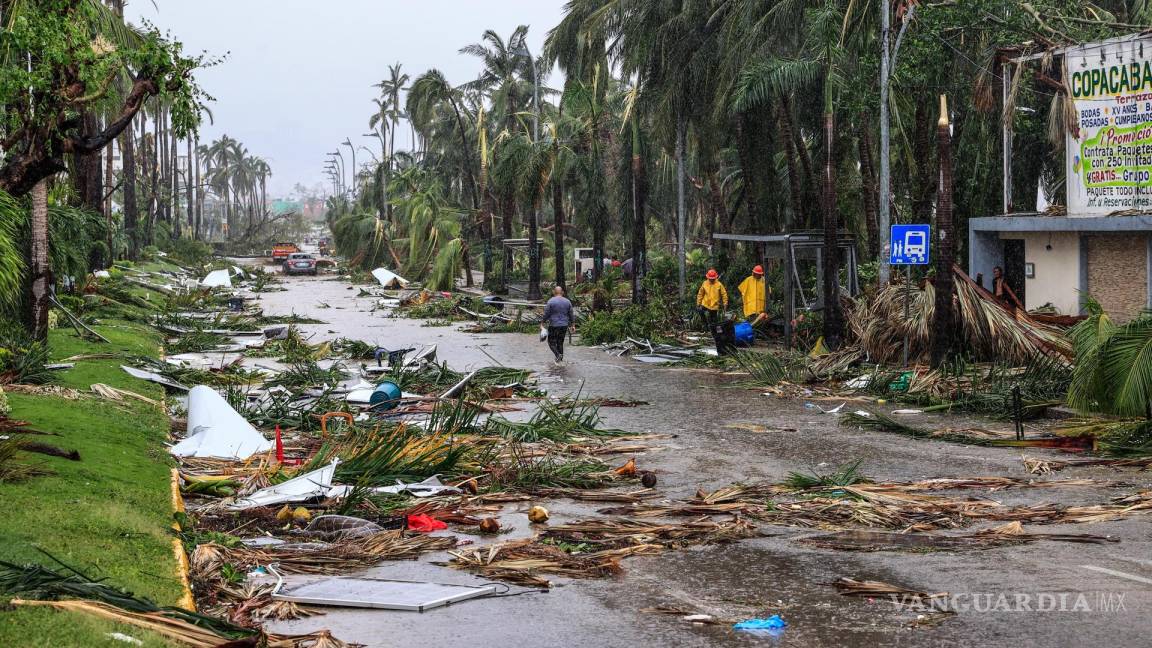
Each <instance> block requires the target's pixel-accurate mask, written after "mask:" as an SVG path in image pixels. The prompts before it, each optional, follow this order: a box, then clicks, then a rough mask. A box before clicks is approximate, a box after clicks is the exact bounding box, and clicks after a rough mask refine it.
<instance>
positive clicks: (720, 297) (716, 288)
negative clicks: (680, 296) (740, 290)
mask: <svg viewBox="0 0 1152 648" xmlns="http://www.w3.org/2000/svg"><path fill="white" fill-rule="evenodd" d="M696 305H697V306H703V307H704V308H707V309H708V310H713V311H718V310H721V309H722V308H728V291H727V290H725V289H724V284H722V283H720V280H719V279H717V280H716V281H705V282H704V283H702V284H700V290H698V291H696Z"/></svg>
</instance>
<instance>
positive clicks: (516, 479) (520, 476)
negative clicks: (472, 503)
mask: <svg viewBox="0 0 1152 648" xmlns="http://www.w3.org/2000/svg"><path fill="white" fill-rule="evenodd" d="M507 451H508V452H509V453H510V454H509V455H508V456H505V457H499V458H494V459H491V460H488V461H485V462H484V470H485V471H486V472H487V473H488V476H489V482H490V484H491V486H492V488H494V489H502V490H508V489H519V490H525V491H535V490H538V489H540V488H580V489H589V488H602V487H604V486H607V485H609V484H611V483H613V482H616V481H619V480H620V477H619V476H618V475H615V474H614V473H613V472H612V471H611V470H610V468H609V466H608V465H607V464H605V463H604V462H602V461H600V460H599V459H595V458H592V457H586V458H580V459H565V458H564V457H560V456H555V455H545V456H543V457H534V456H524V455H525V453H524V451H523V448H521V447H520V446H519V444H511V445H510V447H509V448H508V449H507Z"/></svg>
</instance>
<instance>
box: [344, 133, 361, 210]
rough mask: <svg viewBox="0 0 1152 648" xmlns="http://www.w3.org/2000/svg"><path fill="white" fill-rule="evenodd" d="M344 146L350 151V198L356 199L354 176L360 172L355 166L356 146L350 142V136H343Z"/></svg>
mask: <svg viewBox="0 0 1152 648" xmlns="http://www.w3.org/2000/svg"><path fill="white" fill-rule="evenodd" d="M344 146H347V147H348V150H349V151H352V200H356V184H357V182H356V176H357V175H358V174H359V173H360V167H358V166H356V147H355V146H354V145H353V144H352V138H350V137H345V138H344Z"/></svg>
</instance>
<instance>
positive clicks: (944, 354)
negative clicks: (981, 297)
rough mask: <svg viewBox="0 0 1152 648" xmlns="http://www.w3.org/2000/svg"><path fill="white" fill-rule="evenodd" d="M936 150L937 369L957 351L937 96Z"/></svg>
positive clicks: (945, 142) (948, 179) (943, 117)
mask: <svg viewBox="0 0 1152 648" xmlns="http://www.w3.org/2000/svg"><path fill="white" fill-rule="evenodd" d="M936 141H937V144H938V149H939V164H940V193H939V196H940V199H939V200H938V201H937V205H936V240H937V243H936V281H935V288H936V312H935V314H934V317H933V318H932V336H931V338H930V340H931V349H932V352H931V362H932V367H933V368H938V367H940V365H941V364H943V363H944V362H945V361H947V360H948V359H949V358H950V357H952V356H953V355H954V354H955V353H956V350H957V349H958V348H959V344H958V340H957V335H956V334H957V326H956V315H955V311H954V309H953V304H952V301H953V298H954V296H955V294H956V285H955V282H954V281H953V275H952V265H953V264H954V263H955V261H956V236H955V232H954V231H953V229H954V228H953V221H952V142H951V133H949V131H948V108H947V103H946V100H945V98H944V96H943V95H941V96H940V121H939V123H938V124H937V129H936Z"/></svg>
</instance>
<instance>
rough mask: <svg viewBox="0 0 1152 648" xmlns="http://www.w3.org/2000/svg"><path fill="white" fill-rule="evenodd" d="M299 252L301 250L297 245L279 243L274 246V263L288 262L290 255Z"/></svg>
mask: <svg viewBox="0 0 1152 648" xmlns="http://www.w3.org/2000/svg"><path fill="white" fill-rule="evenodd" d="M299 251H300V248H298V247H296V244H295V243H277V244H276V245H273V246H272V262H273V263H280V262H282V261H284V260H286V259H287V258H288V256H289V255H290V254H293V253H296V252H299Z"/></svg>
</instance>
